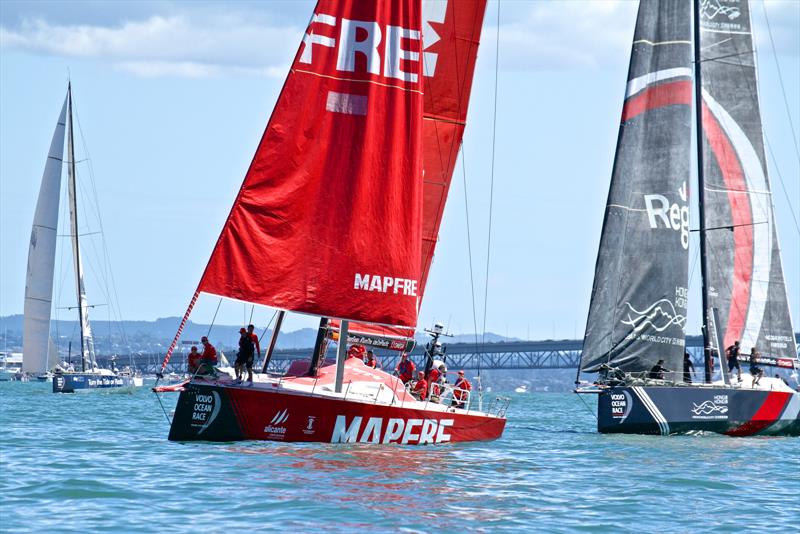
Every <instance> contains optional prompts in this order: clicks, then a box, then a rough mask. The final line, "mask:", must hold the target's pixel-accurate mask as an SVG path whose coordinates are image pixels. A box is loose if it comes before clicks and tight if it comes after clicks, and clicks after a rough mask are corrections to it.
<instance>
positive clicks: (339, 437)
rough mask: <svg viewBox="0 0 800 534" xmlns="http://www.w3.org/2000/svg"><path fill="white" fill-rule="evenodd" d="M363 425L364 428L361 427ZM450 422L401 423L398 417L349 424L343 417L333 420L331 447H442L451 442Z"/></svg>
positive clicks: (378, 418)
mask: <svg viewBox="0 0 800 534" xmlns="http://www.w3.org/2000/svg"><path fill="white" fill-rule="evenodd" d="M362 423H363V424H362ZM453 423H454V420H453V419H438V420H437V419H402V418H399V417H392V418H383V417H370V418H368V419H367V420H366V422H364V418H363V417H361V416H356V417H353V418H352V419H351V420H350V423H349V424H348V422H347V417H346V416H344V415H338V416H336V423H335V425H334V427H333V435H332V436H331V443H402V444H408V443H418V444H425V443H445V442H448V441H450V437H451V436H450V434H449V433H448V428H450V427H452V426H453Z"/></svg>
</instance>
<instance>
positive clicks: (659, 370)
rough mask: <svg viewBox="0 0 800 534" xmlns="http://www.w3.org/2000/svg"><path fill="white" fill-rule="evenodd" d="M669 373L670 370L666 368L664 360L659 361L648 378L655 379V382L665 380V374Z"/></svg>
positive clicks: (651, 369) (648, 374)
mask: <svg viewBox="0 0 800 534" xmlns="http://www.w3.org/2000/svg"><path fill="white" fill-rule="evenodd" d="M667 372H669V369H667V368H666V367H664V360H658V362H657V363H656V364H655V365H654V366H653V367H651V368H650V372H649V373H647V378H653V379H655V380H664V373H667Z"/></svg>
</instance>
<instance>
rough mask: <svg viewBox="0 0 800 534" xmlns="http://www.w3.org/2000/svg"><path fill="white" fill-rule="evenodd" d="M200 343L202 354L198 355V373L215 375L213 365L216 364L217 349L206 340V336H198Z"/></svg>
mask: <svg viewBox="0 0 800 534" xmlns="http://www.w3.org/2000/svg"><path fill="white" fill-rule="evenodd" d="M200 343H202V344H203V354H202V356H201V357H200V374H210V375H216V374H217V372H216V371H215V370H214V367H215V366H216V365H217V349H215V348H214V345H212V344H211V343H209V342H208V338H207V337H206V336H203V337H201V338H200Z"/></svg>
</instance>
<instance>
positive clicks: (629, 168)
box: [581, 0, 692, 372]
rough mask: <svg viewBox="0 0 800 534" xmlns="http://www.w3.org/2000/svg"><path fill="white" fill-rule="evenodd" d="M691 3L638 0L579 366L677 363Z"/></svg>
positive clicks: (685, 230)
mask: <svg viewBox="0 0 800 534" xmlns="http://www.w3.org/2000/svg"><path fill="white" fill-rule="evenodd" d="M691 20H692V19H691V2H671V1H661V2H659V1H656V0H643V1H642V2H641V3H640V5H639V14H638V17H637V21H636V31H635V34H634V43H633V49H632V52H631V62H630V68H629V72H628V84H627V90H626V99H625V105H624V107H623V113H622V123H621V125H620V130H619V138H618V141H617V151H616V156H615V159H614V169H613V172H612V177H611V186H610V189H609V194H608V201H607V205H606V212H605V219H604V221H603V230H602V234H601V237H600V248H599V251H598V255H597V263H596V265H595V278H594V286H593V288H592V300H591V304H590V307H589V317H588V320H587V325H586V334H585V337H584V345H583V354H582V360H581V369H582V370H583V371H597V370H598V369H599V367H600V365H601V364H604V363H610V364H611V365H614V366H618V367H620V368H622V369H623V370H624V371H628V372H643V371H647V370H649V369H650V368H651V367H652V366H653V365H654V364H655V363H656V361H657V360H659V359H663V360H665V364H664V365H665V367H667V368H668V369H673V370H678V369H680V368H681V362H682V357H683V349H684V326H685V322H686V292H687V289H686V288H687V285H688V238H689V221H688V214H689V208H688V203H689V196H688V195H689V187H688V183H689V176H690V173H689V164H690V160H691V157H690V150H691V122H692V110H691V101H692V90H691V74H692V71H691V66H692V47H691V29H692V28H691Z"/></svg>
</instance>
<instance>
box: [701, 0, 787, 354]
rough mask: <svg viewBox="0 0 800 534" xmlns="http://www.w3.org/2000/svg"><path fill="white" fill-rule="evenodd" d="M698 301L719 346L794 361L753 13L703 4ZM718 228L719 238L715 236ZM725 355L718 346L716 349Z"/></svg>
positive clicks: (742, 8) (740, 4)
mask: <svg viewBox="0 0 800 534" xmlns="http://www.w3.org/2000/svg"><path fill="white" fill-rule="evenodd" d="M699 22H700V45H701V46H700V74H701V75H700V80H701V95H702V114H701V126H702V151H703V153H702V161H703V168H702V172H701V176H702V179H703V183H702V184H701V187H702V188H703V192H704V204H705V205H704V208H705V209H704V217H703V220H702V221H701V228H702V229H704V230H705V231H702V232H701V239H702V240H703V245H704V248H705V250H706V253H707V272H706V279H705V280H704V287H703V291H704V296H705V300H706V301H707V303H708V306H709V308H716V309H717V310H718V313H719V315H720V324H719V326H718V327H719V328H720V329H721V333H722V338H723V340H724V343H725V345H726V346H729V345H732V344H733V342H734V341H740V342H741V345H742V347H743V349H744V351H746V352H747V351H749V350H750V349H751V348H753V347H755V348H756V349H757V350H759V351H760V352H761V353H762V355H763V356H764V357H765V358H769V359H772V360H775V359H780V358H787V359H789V358H795V357H796V352H795V345H794V335H793V329H792V324H791V318H790V314H789V305H788V297H787V293H786V286H785V282H784V278H783V268H782V265H781V257H780V248H779V245H778V238H777V232H776V231H775V215H774V212H773V207H772V195H771V192H770V191H771V188H770V183H769V175H768V171H767V165H766V158H765V153H764V141H763V125H762V122H761V113H760V103H759V96H758V84H757V77H756V58H755V53H754V47H753V36H752V31H751V30H752V26H751V14H750V5H749V3H748V2H747V1H746V0H742V1H741V2H738V3H737V4H736V5H735V6H732V8H731V10H729V11H728V12H726V13H720V12H718V11H716V10H712V9H709V8H708V5H707V4H705V3H704V4H701V6H700V10H699ZM719 229H722V230H719ZM723 348H724V347H723Z"/></svg>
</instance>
